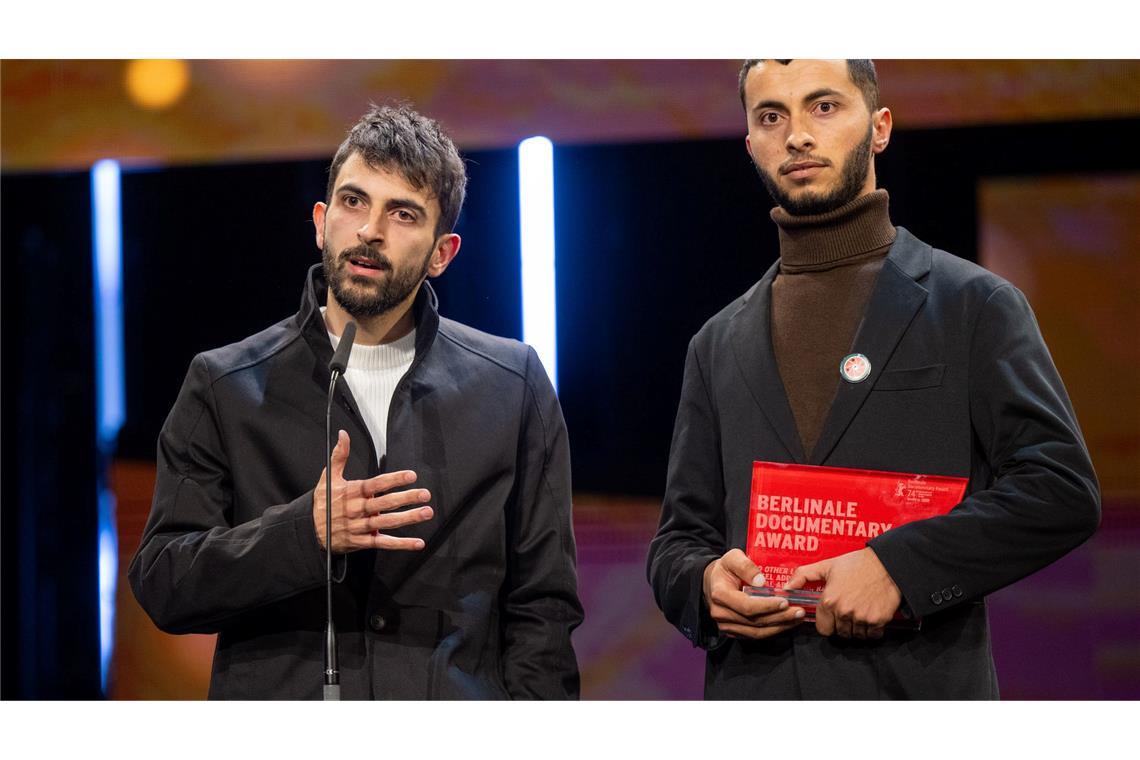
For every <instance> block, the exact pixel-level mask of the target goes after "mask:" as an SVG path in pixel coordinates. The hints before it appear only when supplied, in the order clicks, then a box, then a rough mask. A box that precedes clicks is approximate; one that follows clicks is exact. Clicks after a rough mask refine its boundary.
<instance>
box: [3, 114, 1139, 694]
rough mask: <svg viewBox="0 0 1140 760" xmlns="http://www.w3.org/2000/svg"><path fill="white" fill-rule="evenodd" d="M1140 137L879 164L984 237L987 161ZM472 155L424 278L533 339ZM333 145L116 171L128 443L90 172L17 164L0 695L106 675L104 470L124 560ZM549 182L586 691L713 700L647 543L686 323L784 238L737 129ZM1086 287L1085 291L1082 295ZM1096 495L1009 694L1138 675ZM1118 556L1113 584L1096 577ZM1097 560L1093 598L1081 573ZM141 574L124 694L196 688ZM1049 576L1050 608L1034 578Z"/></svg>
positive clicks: (1055, 167)
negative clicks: (209, 376)
mask: <svg viewBox="0 0 1140 760" xmlns="http://www.w3.org/2000/svg"><path fill="white" fill-rule="evenodd" d="M1138 133H1140V119H1136V118H1114V119H1100V120H1091V121H1081V122H1042V123H1033V124H1016V125H1014V124H1010V125H989V126H957V127H952V128H943V129H914V130H905V129H901V130H896V132H895V134H894V136H893V138H892V142H891V146H890V148H889V150H888V151H887V152H886V153H885V154H884V155H883V156H882V157H880V158H879V160H878V173H879V180H880V186H882V187H885V188H887V189H888V190H889V191H890V193H891V211H892V217H893V219H894V221H895V223H896V224H900V225H902V226H905V227H907V228H908V229H910V230H911V231H912V232H914V233H915V234H916V235H918V236H919V237H920V238H922V239H924V240H926V241H927V242H930V243H932V244H933V245H935V246H938V247H941V248H945V249H947V250H950V251H952V252H954V253H956V254H958V255H960V256H963V257H964V258H967V259H970V260H975V261H976V260H978V259H979V245H980V240H982V238H983V227H984V225H985V224H986V223H987V221H988V220H986V219H983V218H981V217H980V210H979V209H980V206H981V203H982V201H981V197H980V194H981V192H982V188H984V187H985V186H986V183H987V182H989V181H991V180H995V179H1002V180H1009V179H1011V178H1012V179H1015V180H1017V181H1018V182H1020V183H1022V184H1025V185H1028V186H1030V187H1032V186H1033V185H1034V183H1036V182H1037V181H1038V180H1039V179H1041V180H1044V179H1047V178H1050V177H1056V176H1076V177H1082V178H1086V179H1091V180H1093V181H1097V180H1098V179H1102V178H1117V179H1119V178H1121V177H1123V178H1125V179H1127V180H1128V181H1129V182H1130V184H1128V185H1127V188H1130V189H1127V190H1126V191H1125V192H1127V193H1132V194H1133V195H1132V196H1131V197H1135V188H1136V187H1137V172H1140V161H1138V158H1137V153H1136V152H1135V150H1134V147H1133V145H1132V142H1133V141H1134V136H1135V135H1136V134H1138ZM464 155H465V157H466V158H467V159H468V162H469V171H470V185H469V195H468V197H469V201H468V204H467V206H466V208H465V210H464V212H463V215H462V217H461V218H460V222H459V229H458V232H459V233H460V234H461V235H462V236H463V246H462V250H461V253H460V255H459V257H458V259H457V260H456V261H455V263H454V264H453V266H452V267H451V268H450V269H449V270H448V272H447V273H446V274H445V275H444V276H443V277H442V278H440V279H439V280H437V281H435V282H433V285H434V286H435V287H436V288H437V290H438V292H439V295H440V301H441V309H442V311H443V313H445V314H446V315H447V316H450V317H452V318H454V319H458V320H460V321H462V322H466V323H467V324H470V325H473V326H475V327H477V328H480V329H483V330H487V331H489V332H492V333H496V334H500V335H507V336H512V337H520V335H521V315H520V310H521V299H520V293H519V289H520V281H519V273H518V260H519V243H518V237H519V231H518V189H517V188H518V185H517V159H516V153H515V151H514V150H513V149H485V150H471V151H464ZM326 166H327V159H325V158H322V159H320V160H292V161H288V160H286V161H273V162H261V163H230V164H214V165H195V166H177V167H165V168H154V169H129V168H128V169H126V170H124V173H123V177H122V208H123V271H124V278H125V279H124V288H123V292H124V320H125V335H126V347H125V348H126V398H127V404H128V405H127V410H126V411H127V413H126V423H125V426H124V427H123V428H122V431H121V433H120V435H119V440H118V447H117V450H116V452H115V455H114V457H115V458H114V461H113V462H108V461H104V459H103V458H102V457H101V455H99V454H98V453H97V452H96V451H95V448H94V440H95V432H94V380H93V364H94V356H93V348H92V342H93V338H92V327H91V319H92V317H91V315H92V310H93V306H92V272H91V255H90V251H91V232H90V229H91V220H90V216H91V211H90V196H89V178H88V174H87V172H27V171H19V172H13V171H8V172H6V173H4V174H3V177H2V184H0V195H2V199H3V205H2V211H3V218H2V234H3V237H2V247H3V257H2V261H3V276H2V283H3V293H2V296H3V301H2V306H3V372H2V379H3V385H2V390H3V440H2V443H3V452H4V456H3V468H4V469H3V475H4V477H3V529H2V531H0V533H2V537H3V616H2V619H3V632H2V634H3V663H2V668H3V696H4V697H5V698H96V697H98V696H100V694H101V690H100V684H99V639H98V608H97V566H96V559H97V557H96V551H95V549H96V525H95V516H96V514H97V505H96V500H95V487H96V483H97V482H98V480H99V478H100V477H101V476H100V473H101V472H103V471H104V466H105V465H110V470H109V472H110V483H111V485H112V486H113V487H114V489H115V492H116V494H117V498H118V520H119V541H120V558H121V567H122V568H125V566H126V563H127V562H128V561H129V558H130V555H131V554H132V553H133V551H134V549H135V548H136V546H137V541H138V536H139V535H140V533H141V528H142V521H143V520H145V517H146V513H147V510H148V509H149V497H150V494H149V484H150V482H151V479H153V458H154V446H155V440H156V436H157V433H158V430H159V428H160V426H161V424H162V422H163V419H164V418H165V415H166V413H167V411H168V410H169V408H170V405H171V404H172V402H173V401H174V398H175V396H176V394H177V392H178V389H179V387H180V385H181V383H182V380H183V376H184V373H185V371H186V368H187V366H188V365H189V362H190V360H191V358H192V357H193V356H194V355H195V354H196V353H197V352H199V351H203V350H206V349H209V348H213V347H216V346H219V345H223V344H225V343H229V342H232V341H236V340H239V339H241V338H242V337H244V336H246V335H249V334H250V333H253V332H255V331H257V330H260V329H262V328H263V327H265V326H266V325H268V324H270V323H272V322H274V321H277V320H279V319H281V318H284V317H286V316H289V315H291V314H292V313H293V312H294V311H295V310H296V307H297V304H298V301H299V298H300V290H301V285H302V278H303V275H304V272H305V270H306V268H307V267H308V266H309V265H310V264H312V263H315V262H316V261H317V260H318V252H317V250H316V247H315V244H314V243H313V232H312V223H311V221H310V212H311V207H312V204H313V202H314V201H315V200H318V199H320V198H321V197H322V196H323V192H324V186H325V179H326V175H325V171H326ZM555 183H556V187H555V195H556V198H557V202H556V203H557V205H556V208H557V217H556V230H557V252H558V262H557V273H558V285H557V303H558V313H557V318H558V348H559V367H560V376H559V378H558V380H559V393H560V399H561V403H562V406H563V410H564V412H565V416H566V419H567V424H568V427H569V431H570V441H571V449H572V460H573V465H574V485H575V492H576V496H575V513H576V514H575V520H576V531H577V534H578V541H579V552H580V565H581V576H582V586H583V588H582V592H583V599H584V602H585V605H586V611H587V618H586V622H585V624H584V625H583V626H582V628H581V629H580V631H579V632H578V633H577V634H576V638H575V640H576V646H577V648H578V651H579V657H580V660H581V665H582V668H583V677H584V679H583V689H584V690H583V696H584V697H586V698H689V697H698V696H699V695H700V689H701V668H702V663H703V660H702V657H701V655H700V653H699V652H695V651H693V650H692V649H691V648H690V647H689V646H688V643H687V642H686V641H685V640H684V639H683V638H682V637H681V636H680V634H678V633H677V632H675V631H673V630H672V629H671V628H669V626H668V625H667V624H665V623H664V622H663V621H662V620H661V619H660V616H659V613H657V612H656V609H655V607H654V606H653V602H652V598H651V594H650V591H649V588H648V586H647V584H646V583H645V581H644V570H643V562H644V555H645V549H646V546H647V543H648V539H649V537H650V535H651V534H652V532H653V528H654V524H655V520H656V508H657V504H658V501H657V500H658V499H659V497H660V494H661V492H662V490H663V486H664V473H665V470H666V462H667V457H668V447H669V440H670V435H671V431H672V425H673V417H674V414H675V410H676V402H677V398H678V395H679V391H680V380H681V372H682V366H683V362H684V356H685V349H686V345H687V343H688V340H689V338H690V337H691V336H692V334H693V333H694V332H696V330H697V329H699V328H700V326H701V325H702V324H703V322H704V321H705V320H706V319H708V318H709V317H710V316H711V315H712V314H714V313H716V312H717V311H718V310H719V309H720V308H722V307H723V306H724V305H725V304H727V303H728V302H729V301H730V300H731V299H733V298H734V297H735V296H737V295H739V294H740V293H741V292H743V291H744V290H746V289H747V288H748V287H749V286H750V285H751V284H752V283H753V282H754V281H755V280H757V279H758V278H759V277H760V276H761V275H762V274H763V272H764V271H765V270H766V269H767V268H768V267H769V266H770V265H771V264H772V263H773V262H774V261H775V259H776V256H777V237H776V230H775V227H774V226H773V225H772V223H771V222H770V221H769V220H768V218H767V212H768V209H769V207H770V202H769V200H768V198H767V196H766V194H765V193H764V191H763V189H762V187H761V185H760V183H759V181H758V179H757V178H756V176H755V171H754V169H753V168H752V166H751V164H750V162H749V160H748V158H747V156H746V154H745V152H744V150H743V145H742V140H741V139H739V138H737V137H734V138H729V139H699V140H673V141H656V142H626V143H621V144H616V143H615V144H601V145H598V144H577V145H576V144H558V145H556V148H555ZM1133 208H1134V207H1133ZM1016 213H1017V212H1016V210H1015V212H1014V214H1013V215H1014V216H1016ZM1113 223H1114V224H1115V222H1113ZM1094 224H1095V222H1094ZM1133 224H1134V223H1133ZM1123 229H1125V231H1124V232H1123V233H1122V235H1123V237H1122V238H1121V237H1119V236H1118V237H1117V238H1116V239H1115V240H1116V242H1114V243H1110V244H1111V245H1121V246H1123V247H1122V248H1121V251H1120V253H1121V255H1122V257H1123V258H1122V259H1121V260H1122V261H1124V262H1125V264H1124V270H1123V272H1121V273H1120V274H1121V276H1120V277H1119V278H1118V279H1116V280H1115V283H1114V284H1113V287H1116V288H1119V289H1122V290H1129V289H1131V292H1133V293H1134V292H1135V290H1134V289H1135V288H1136V287H1137V286H1138V283H1137V282H1136V281H1135V279H1134V277H1135V275H1134V273H1135V271H1136V269H1135V266H1134V264H1132V263H1130V262H1132V261H1134V258H1135V257H1136V255H1137V251H1136V250H1135V248H1134V246H1135V244H1136V239H1135V232H1134V230H1135V226H1132V227H1130V228H1129V227H1125V228H1123ZM1129 230H1131V231H1129ZM1090 234H1092V233H1091V231H1090ZM983 263H986V262H983ZM1110 279H1111V278H1110ZM1016 284H1019V285H1021V283H1016ZM1023 287H1024V286H1023ZM1027 292H1030V298H1031V300H1033V294H1032V292H1031V291H1030V290H1029V289H1028V288H1027ZM1096 297H1097V294H1095V293H1087V292H1085V293H1077V294H1074V302H1073V305H1072V308H1073V309H1074V310H1079V309H1080V308H1082V306H1081V305H1082V303H1086V302H1087V300H1088V299H1091V298H1096ZM1131 313H1132V314H1135V312H1134V311H1133V312H1131ZM1039 316H1040V314H1039ZM1041 318H1042V323H1043V329H1044V330H1045V331H1046V337H1047V338H1050V333H1049V323H1048V322H1047V320H1046V318H1045V317H1043V316H1042V317H1041ZM1135 327H1136V325H1135V324H1133V325H1132V328H1131V330H1130V329H1127V328H1126V329H1122V330H1119V331H1117V332H1115V333H1112V334H1111V335H1108V336H1107V337H1104V340H1107V341H1110V342H1111V341H1117V340H1124V341H1125V342H1126V343H1127V341H1129V340H1131V341H1132V343H1131V345H1125V346H1124V347H1123V348H1122V351H1124V352H1125V353H1127V352H1131V354H1129V355H1131V356H1135V355H1136V344H1135V340H1136V336H1135ZM1102 337H1103V336H1102ZM1057 360H1058V364H1059V366H1060V368H1061V371H1062V375H1063V376H1065V377H1066V378H1068V377H1069V375H1068V374H1067V369H1066V366H1065V363H1064V362H1062V357H1061V355H1060V354H1058V357H1057ZM1078 360H1079V358H1078ZM1074 371H1079V370H1074ZM1119 382H1120V385H1118V386H1117V387H1116V388H1115V392H1117V393H1119V394H1121V395H1122V396H1125V395H1130V396H1135V394H1136V391H1137V388H1136V386H1135V385H1131V384H1130V382H1131V381H1130V380H1129V379H1128V378H1127V377H1125V378H1121V379H1120V381H1119ZM1070 390H1071V391H1073V388H1072V387H1070ZM1073 395H1074V402H1075V403H1076V405H1077V412H1078V416H1079V417H1081V419H1082V420H1084V419H1085V417H1084V414H1085V413H1086V410H1085V409H1084V408H1083V407H1082V403H1084V404H1086V405H1089V404H1092V403H1093V402H1086V401H1083V399H1082V397H1079V395H1078V393H1076V392H1075V391H1073ZM1102 401H1104V402H1105V403H1112V402H1111V400H1103V399H1102ZM1128 409H1130V410H1132V411H1129V412H1128V413H1129V414H1133V415H1134V414H1135V412H1134V410H1135V405H1132V406H1130V407H1128ZM1087 413H1089V414H1092V413H1093V412H1091V411H1088V412H1087ZM1092 443H1093V441H1092V440H1091V439H1090V445H1091V444H1092ZM1121 445H1122V446H1123V449H1121V450H1120V451H1115V452H1111V456H1112V457H1115V458H1117V459H1119V458H1120V457H1123V458H1124V461H1131V462H1133V463H1135V462H1136V461H1137V459H1136V457H1137V453H1136V451H1135V446H1136V443H1135V438H1133V439H1132V441H1131V443H1129V442H1128V441H1125V442H1124V443H1123V444H1121ZM1129 446H1131V447H1133V448H1131V449H1130V448H1128V447H1129ZM1097 455H1098V451H1097V450H1096V448H1095V447H1094V461H1095V460H1096V457H1097ZM1129 457H1131V459H1129ZM1098 467H1099V462H1098ZM1105 514H1106V518H1105V524H1104V526H1103V528H1102V530H1101V532H1100V533H1099V534H1098V535H1097V536H1096V537H1094V539H1093V540H1092V541H1091V542H1090V543H1089V544H1087V545H1086V546H1084V547H1082V548H1080V549H1079V550H1077V552H1075V553H1074V554H1073V555H1072V556H1071V557H1070V558H1067V559H1066V560H1063V562H1062V563H1060V564H1058V565H1057V566H1054V567H1053V568H1050V569H1048V570H1046V571H1044V572H1043V573H1040V574H1038V575H1037V576H1034V577H1032V578H1030V579H1027V580H1026V581H1023V582H1022V583H1021V584H1018V585H1017V586H1014V587H1012V588H1011V589H1009V590H1007V591H1003V592H1001V593H999V594H997V595H995V596H994V597H993V598H992V599H991V620H992V622H993V631H994V649H995V657H996V658H997V661H998V662H997V665H998V673H999V677H1000V679H1001V683H1002V686H1003V694H1004V695H1005V696H1006V697H1007V698H1008V697H1012V698H1017V697H1028V698H1117V697H1130V698H1136V697H1140V649H1138V647H1137V645H1136V643H1135V642H1136V641H1138V640H1140V605H1138V604H1137V599H1136V597H1135V593H1132V592H1128V591H1126V590H1124V587H1125V586H1128V587H1129V588H1136V587H1140V583H1138V582H1137V581H1140V578H1137V575H1138V574H1140V562H1137V557H1138V555H1140V503H1138V502H1137V499H1136V494H1135V493H1134V492H1130V491H1128V490H1127V489H1123V490H1117V491H1115V492H1106V503H1105ZM1106 578H1108V579H1113V578H1118V579H1119V581H1120V583H1119V586H1120V590H1118V591H1116V592H1114V591H1113V590H1112V589H1111V588H1109V589H1108V590H1107V591H1105V590H1104V588H1103V587H1104V586H1105V583H1106V581H1105V579H1106ZM1082 584H1090V585H1093V584H1095V585H1097V588H1099V589H1101V592H1098V593H1100V595H1099V596H1096V597H1095V598H1094V596H1093V595H1091V594H1090V595H1085V596H1084V597H1082V596H1081V593H1080V589H1081V587H1082ZM125 585H126V584H125V577H124V576H123V575H122V573H121V574H120V591H119V594H118V601H119V609H118V628H117V653H116V660H115V667H114V670H113V675H112V680H111V683H110V685H109V689H108V695H109V696H113V697H124V698H147V697H160V698H163V697H165V698H170V697H191V698H193V697H200V696H203V695H204V688H203V687H204V683H205V680H204V679H205V678H206V671H207V669H208V665H209V655H210V651H211V647H212V643H211V640H210V639H209V637H179V638H175V637H168V636H165V635H163V634H160V633H158V632H157V631H156V630H154V629H153V626H151V625H150V623H149V621H148V620H146V619H145V617H143V616H142V613H141V611H139V610H138V608H137V605H136V604H135V603H134V600H133V599H132V598H131V596H130V593H129V591H124V590H123V587H125ZM1108 585H1109V586H1115V585H1117V584H1114V583H1109V584H1108ZM1114 593H1115V594H1116V596H1113V594H1114ZM1106 594H1107V596H1106ZM1060 596H1063V597H1064V599H1065V600H1066V602H1065V607H1064V613H1063V614H1062V616H1061V618H1060V619H1058V617H1057V614H1056V610H1055V608H1054V607H1050V606H1049V604H1045V605H1044V607H1043V606H1042V604H1043V603H1042V600H1043V599H1055V598H1060ZM1066 616H1067V617H1066ZM1042 617H1044V618H1046V619H1044V620H1043V619H1042ZM148 626H149V628H148ZM1051 626H1052V630H1053V633H1050V629H1051ZM1070 651H1072V652H1078V653H1079V654H1076V655H1073V654H1070ZM1043 669H1044V670H1047V671H1048V677H1047V678H1046V677H1043V676H1042V673H1041V671H1042V670H1043Z"/></svg>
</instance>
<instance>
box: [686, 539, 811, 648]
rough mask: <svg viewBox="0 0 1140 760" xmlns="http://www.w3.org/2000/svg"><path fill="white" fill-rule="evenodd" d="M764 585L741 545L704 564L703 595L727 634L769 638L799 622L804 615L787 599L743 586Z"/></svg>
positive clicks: (723, 631) (722, 631)
mask: <svg viewBox="0 0 1140 760" xmlns="http://www.w3.org/2000/svg"><path fill="white" fill-rule="evenodd" d="M749 584H751V585H752V586H763V585H764V576H763V574H762V573H761V572H760V568H758V567H756V565H755V563H753V562H752V560H750V559H748V556H747V555H746V554H745V553H744V552H742V551H741V550H740V549H732V550H730V551H729V552H727V553H726V554H725V555H724V556H722V557H721V558H719V559H716V560H713V561H712V562H710V563H709V564H708V566H707V567H705V575H704V595H705V601H706V602H707V603H708V607H709V615H710V616H711V617H712V619H713V620H714V621H716V624H717V629H718V630H719V631H720V633H721V634H723V635H725V636H731V637H734V638H745V639H766V638H768V637H769V636H775V635H776V634H778V633H782V632H784V631H786V630H788V629H790V628H792V627H794V626H795V625H797V624H798V623H799V622H800V621H801V620H802V619H803V617H804V611H803V610H802V609H801V608H799V607H789V606H788V600H787V599H780V598H776V597H759V596H749V595H748V594H746V593H744V591H743V590H742V589H743V588H744V586H746V585H749Z"/></svg>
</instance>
